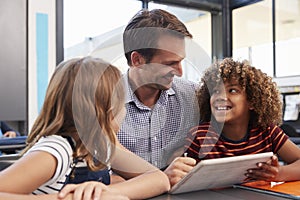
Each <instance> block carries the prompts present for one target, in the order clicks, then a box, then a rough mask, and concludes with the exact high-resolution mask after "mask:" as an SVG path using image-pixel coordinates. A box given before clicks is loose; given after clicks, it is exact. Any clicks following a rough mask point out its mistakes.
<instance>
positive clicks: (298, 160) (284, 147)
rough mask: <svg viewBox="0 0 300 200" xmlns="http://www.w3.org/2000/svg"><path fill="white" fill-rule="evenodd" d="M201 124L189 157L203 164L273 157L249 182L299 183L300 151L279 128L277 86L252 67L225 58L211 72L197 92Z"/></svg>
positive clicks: (251, 172)
mask: <svg viewBox="0 0 300 200" xmlns="http://www.w3.org/2000/svg"><path fill="white" fill-rule="evenodd" d="M197 96H198V101H199V108H200V113H201V116H200V118H201V119H200V124H199V126H197V127H195V128H193V129H192V130H191V131H190V135H189V137H188V139H187V141H188V142H189V144H190V145H188V146H187V153H188V156H189V157H192V158H194V159H196V161H197V162H199V161H201V160H204V159H212V158H220V157H229V156H239V155H246V154H256V153H262V152H273V153H274V154H277V155H278V156H279V157H280V158H281V159H282V160H283V161H284V162H285V163H286V165H281V164H279V162H278V157H277V156H275V155H274V156H272V158H271V159H270V161H269V162H267V163H258V164H257V168H255V169H249V170H248V171H247V173H246V176H247V177H249V178H252V179H259V180H266V181H292V180H300V171H299V168H300V148H299V147H298V146H297V145H295V144H294V143H293V142H292V141H290V139H289V138H288V136H287V135H286V134H285V133H284V132H283V130H282V129H280V128H279V127H278V126H279V125H280V124H281V121H282V102H281V98H280V93H279V91H278V89H277V86H276V84H275V82H273V81H272V78H271V77H269V76H268V75H267V74H266V73H263V72H262V71H261V70H259V69H257V68H255V67H253V66H251V65H250V64H249V63H248V62H247V61H243V62H239V61H234V60H233V59H232V58H225V59H224V60H223V61H221V62H220V63H217V64H214V65H213V66H211V67H209V68H208V69H207V70H206V71H205V73H204V75H203V77H202V79H201V87H200V89H199V90H198V92H197Z"/></svg>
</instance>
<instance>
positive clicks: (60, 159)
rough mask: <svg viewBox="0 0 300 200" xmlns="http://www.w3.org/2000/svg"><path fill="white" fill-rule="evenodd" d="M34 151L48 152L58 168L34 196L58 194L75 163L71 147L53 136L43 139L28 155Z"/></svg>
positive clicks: (59, 137) (66, 142)
mask: <svg viewBox="0 0 300 200" xmlns="http://www.w3.org/2000/svg"><path fill="white" fill-rule="evenodd" d="M33 151H45V152H48V153H50V154H51V155H53V156H54V157H55V158H56V160H57V167H56V170H55V174H54V175H53V177H52V178H51V179H50V180H49V181H48V182H46V183H45V184H44V185H42V186H40V187H39V188H38V189H37V190H35V191H34V192H33V194H51V193H57V192H58V191H59V190H60V189H61V188H62V186H63V184H64V182H65V180H66V175H67V174H69V173H70V171H71V167H70V166H71V163H72V161H73V159H72V154H73V151H72V147H71V145H70V144H69V142H68V141H67V139H65V138H63V137H61V136H58V135H51V136H47V137H42V138H41V139H40V140H39V141H38V142H37V143H36V144H34V146H33V147H32V148H31V149H29V151H28V152H27V153H29V152H33Z"/></svg>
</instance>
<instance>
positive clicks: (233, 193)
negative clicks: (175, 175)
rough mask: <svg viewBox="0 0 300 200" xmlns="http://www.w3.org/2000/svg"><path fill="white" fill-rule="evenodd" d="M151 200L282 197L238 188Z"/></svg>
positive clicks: (277, 199) (266, 199)
mask: <svg viewBox="0 0 300 200" xmlns="http://www.w3.org/2000/svg"><path fill="white" fill-rule="evenodd" d="M151 199H152V200H199V199H209V200H240V199H243V200H282V199H286V198H283V197H277V196H273V195H269V194H263V193H259V192H253V191H249V190H243V189H239V188H226V189H220V190H202V191H196V192H189V193H183V194H173V195H171V194H164V195H160V196H157V197H154V198H151Z"/></svg>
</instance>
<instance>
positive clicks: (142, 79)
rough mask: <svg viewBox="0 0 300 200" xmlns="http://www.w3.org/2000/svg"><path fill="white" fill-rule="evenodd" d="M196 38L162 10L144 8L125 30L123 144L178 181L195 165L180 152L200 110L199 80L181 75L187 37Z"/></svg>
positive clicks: (195, 123)
mask: <svg viewBox="0 0 300 200" xmlns="http://www.w3.org/2000/svg"><path fill="white" fill-rule="evenodd" d="M186 37H188V38H192V35H191V34H190V33H189V32H188V30H187V28H186V27H185V25H184V24H183V23H182V22H181V21H179V20H178V19H177V17H176V16H174V15H172V14H170V13H168V12H166V11H164V10H160V9H155V10H151V11H148V10H142V11H140V12H138V13H137V14H136V15H135V16H134V17H133V18H132V19H131V21H130V22H129V23H128V25H127V27H126V28H125V31H124V33H123V43H124V51H125V57H126V59H127V62H128V65H129V66H130V68H129V70H128V72H127V73H126V74H125V82H126V84H127V99H126V102H125V103H126V110H127V114H126V117H125V120H124V122H123V124H122V126H121V130H120V131H119V133H118V134H117V136H118V139H119V140H120V142H121V144H122V145H124V146H125V147H126V148H127V149H129V150H130V151H132V152H134V153H135V154H137V155H139V156H140V157H142V158H144V159H145V160H147V161H148V162H150V163H152V164H153V165H155V166H157V167H158V168H160V169H162V170H164V172H165V173H166V174H167V175H168V177H169V179H170V183H171V184H172V185H173V184H175V183H176V182H177V181H178V180H180V179H181V178H182V177H183V176H184V175H185V174H186V173H187V172H189V171H190V170H191V169H192V168H193V166H194V165H195V160H194V159H191V158H188V157H180V156H181V155H182V153H183V151H184V149H183V147H184V144H185V138H186V135H187V133H188V131H189V129H190V128H192V127H194V126H196V125H197V124H198V120H199V116H198V115H199V111H198V106H197V102H196V98H195V89H196V84H195V83H192V82H189V81H186V80H183V79H179V78H175V76H178V77H181V76H182V73H183V72H182V66H181V61H182V60H183V59H184V58H185V38H186Z"/></svg>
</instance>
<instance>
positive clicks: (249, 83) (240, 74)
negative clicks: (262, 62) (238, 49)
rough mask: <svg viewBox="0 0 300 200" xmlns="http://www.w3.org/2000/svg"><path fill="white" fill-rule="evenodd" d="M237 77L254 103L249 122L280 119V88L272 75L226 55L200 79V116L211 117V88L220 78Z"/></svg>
mask: <svg viewBox="0 0 300 200" xmlns="http://www.w3.org/2000/svg"><path fill="white" fill-rule="evenodd" d="M232 79H236V80H237V81H238V83H239V85H240V86H241V87H242V88H243V89H245V92H246V95H247V100H248V102H249V103H250V104H251V105H252V106H253V108H254V109H253V110H251V117H250V125H251V126H253V127H261V128H266V127H268V126H269V125H271V124H273V125H280V124H281V123H282V101H281V97H280V92H279V90H278V88H277V85H276V83H275V82H273V81H272V77H270V76H268V75H267V74H266V73H263V72H262V71H261V70H260V69H257V68H255V67H253V66H251V65H250V64H249V62H248V61H247V60H245V61H243V62H239V61H234V60H233V59H232V58H225V59H224V60H223V61H221V62H219V63H218V62H217V63H215V64H213V65H212V66H211V67H209V68H208V69H207V70H206V71H205V72H204V75H203V77H202V79H201V83H200V84H201V87H200V88H199V90H198V91H197V98H198V102H199V109H200V120H201V121H203V122H209V121H211V108H210V106H208V105H210V97H211V94H210V92H212V89H213V88H214V87H215V86H216V85H218V84H219V83H221V81H223V82H226V81H231V80H232Z"/></svg>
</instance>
